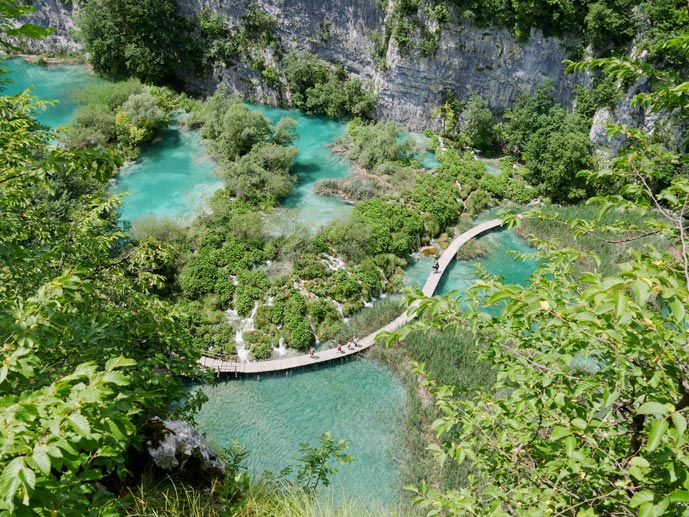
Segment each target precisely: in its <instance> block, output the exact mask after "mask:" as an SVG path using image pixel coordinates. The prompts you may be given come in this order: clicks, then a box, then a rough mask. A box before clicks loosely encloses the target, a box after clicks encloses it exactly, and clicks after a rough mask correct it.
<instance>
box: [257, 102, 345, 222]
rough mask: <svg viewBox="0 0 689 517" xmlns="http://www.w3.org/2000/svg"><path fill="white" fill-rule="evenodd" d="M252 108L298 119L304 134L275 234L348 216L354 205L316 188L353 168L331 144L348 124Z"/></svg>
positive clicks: (275, 116)
mask: <svg viewBox="0 0 689 517" xmlns="http://www.w3.org/2000/svg"><path fill="white" fill-rule="evenodd" d="M250 106H251V108H253V109H256V110H258V111H260V112H261V113H263V115H264V116H266V117H268V118H269V119H271V120H272V121H273V123H274V124H275V123H277V121H278V120H280V119H281V118H282V117H291V118H293V119H295V120H296V121H297V124H298V126H297V131H298V133H299V135H300V138H299V140H297V142H296V145H297V147H298V148H299V154H298V155H297V160H296V163H295V166H294V169H293V170H292V173H293V174H296V175H297V184H296V186H295V187H294V189H293V190H292V192H291V193H290V195H289V196H287V198H286V199H284V200H283V201H282V207H281V208H280V210H279V214H278V216H277V217H276V218H273V224H274V226H275V228H274V231H273V233H283V232H285V231H288V230H290V229H292V230H293V229H294V227H296V226H302V227H304V228H305V229H307V230H309V231H313V230H314V229H316V228H318V227H320V226H323V225H324V224H327V223H329V222H331V221H334V220H337V219H341V218H344V217H346V216H347V214H348V213H349V211H350V210H351V206H350V205H348V204H346V203H344V202H342V201H340V199H339V198H336V197H332V196H319V195H318V194H316V192H315V190H314V188H315V185H316V182H317V181H319V180H322V179H326V178H344V177H345V176H347V175H348V174H349V172H350V171H351V169H352V166H351V164H350V163H349V162H348V161H346V160H343V159H342V158H340V157H338V156H336V155H334V154H333V153H332V152H330V148H329V147H328V144H330V143H332V142H333V140H334V139H335V138H337V137H339V136H342V135H344V133H345V130H346V128H347V124H346V123H344V122H342V121H339V120H333V119H329V118H325V117H318V116H308V115H305V114H304V113H302V112H300V111H298V110H294V109H283V108H275V107H272V106H262V105H256V104H251V105H250Z"/></svg>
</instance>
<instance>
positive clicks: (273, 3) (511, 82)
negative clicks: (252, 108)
mask: <svg viewBox="0 0 689 517" xmlns="http://www.w3.org/2000/svg"><path fill="white" fill-rule="evenodd" d="M255 1H256V0H236V1H231V2H230V1H228V0H179V5H180V10H181V12H182V14H184V15H185V16H187V17H190V18H193V17H195V16H197V15H198V13H199V12H200V11H201V9H204V8H206V9H211V10H213V11H215V12H219V13H222V14H223V15H224V16H226V17H227V19H229V20H231V21H232V22H233V23H235V24H237V25H239V24H240V23H241V19H242V16H243V15H244V14H245V13H246V8H247V6H248V5H250V4H251V3H253V2H255ZM391 2H392V0H388V7H387V8H383V7H381V2H380V1H379V0H258V4H259V6H260V7H261V9H263V10H264V11H265V12H266V13H268V14H269V15H271V16H272V17H274V18H275V19H276V20H277V36H279V38H280V41H281V42H282V45H283V46H284V48H285V50H287V51H291V50H297V51H308V52H313V53H314V54H316V55H318V56H319V57H321V58H322V59H325V60H327V61H330V62H341V63H342V64H343V65H344V68H345V70H346V71H347V72H349V73H350V74H352V75H354V76H357V77H360V78H361V79H362V80H364V81H367V82H370V83H371V84H373V85H374V88H375V90H376V91H377V93H378V98H379V102H378V108H377V116H378V117H379V118H383V119H387V120H394V121H397V122H400V123H402V124H403V125H404V126H406V127H408V128H409V129H412V130H419V129H422V128H426V127H435V126H436V125H437V124H438V123H439V121H438V120H435V119H434V110H435V109H436V108H438V107H439V106H440V105H442V104H443V103H444V102H445V100H447V99H448V97H450V96H452V97H454V98H456V99H459V100H466V99H468V98H469V96H470V95H471V94H473V93H476V94H480V95H481V96H482V97H484V98H485V99H486V101H487V102H488V105H489V106H490V107H491V108H493V109H496V110H502V109H504V108H506V107H508V106H511V105H512V103H513V102H514V101H515V100H516V98H517V97H519V95H521V94H524V93H529V92H531V91H533V89H534V88H535V87H536V86H537V85H538V84H539V83H541V82H542V81H543V80H545V79H552V80H553V82H554V85H555V90H556V95H557V97H558V99H557V100H558V101H560V102H561V103H563V104H568V103H569V102H571V100H572V97H573V91H574V85H575V83H576V78H575V77H574V76H571V75H566V74H565V73H564V70H563V66H562V61H563V60H564V59H566V58H567V57H568V48H569V47H571V46H573V45H574V44H575V43H576V42H570V43H571V45H570V44H568V43H567V42H565V41H564V40H562V39H559V38H551V37H544V36H543V35H542V34H541V33H540V32H539V31H537V30H533V31H532V32H531V36H530V38H529V40H528V41H526V42H524V43H521V42H517V41H515V39H514V38H513V37H512V35H511V34H510V32H509V31H508V30H506V29H503V28H498V27H478V26H476V25H474V24H473V22H472V21H471V20H468V19H464V18H462V17H461V16H460V13H459V11H456V12H450V21H449V22H448V23H446V24H443V25H442V27H438V26H437V25H434V23H433V22H428V21H424V23H428V26H429V27H431V29H432V30H433V31H436V32H437V33H438V34H439V37H438V48H437V51H436V52H435V53H434V54H433V55H431V56H424V55H422V54H421V53H420V52H419V51H418V50H413V49H412V50H408V51H403V50H401V49H400V48H399V47H398V45H397V43H396V41H395V40H394V38H393V39H390V41H389V43H388V45H387V49H386V55H385V62H386V65H385V67H382V66H381V65H382V63H378V65H377V64H376V62H375V61H376V59H375V57H374V44H373V41H372V38H371V36H372V35H373V34H379V35H380V34H383V33H384V32H385V23H386V19H387V18H388V17H389V16H390V11H391V8H390V6H391V5H392V3H391ZM37 4H38V5H37V13H36V14H35V15H33V16H32V17H31V18H32V21H33V22H34V23H41V24H43V25H50V26H52V27H55V28H56V31H55V33H54V35H53V36H51V39H49V40H47V41H46V42H43V43H40V44H39V45H40V46H42V48H44V49H47V50H50V51H52V52H59V51H61V50H68V51H72V50H73V49H75V48H78V45H77V44H76V43H75V42H74V40H73V39H72V38H71V34H72V33H71V29H72V25H73V23H72V20H71V18H70V17H71V14H72V12H71V9H70V7H69V6H66V5H65V4H63V3H62V2H60V1H59V0H45V1H44V2H39V3H37ZM414 46H415V45H411V47H414ZM220 82H222V83H224V84H226V85H227V87H228V90H229V91H230V92H236V93H239V94H241V95H244V96H246V97H247V98H250V99H254V100H258V101H261V102H276V101H278V100H279V93H278V92H276V91H274V90H271V89H270V88H266V87H265V86H264V85H262V84H261V82H260V76H259V74H258V73H257V72H255V71H254V70H252V69H251V68H249V67H248V66H244V65H242V64H238V65H236V66H234V67H232V68H227V69H225V68H221V69H217V70H216V71H215V73H214V74H213V75H212V76H211V77H210V78H199V77H193V76H189V77H188V85H189V87H190V89H194V90H205V91H212V90H213V89H214V87H215V86H216V85H217V84H218V83H220Z"/></svg>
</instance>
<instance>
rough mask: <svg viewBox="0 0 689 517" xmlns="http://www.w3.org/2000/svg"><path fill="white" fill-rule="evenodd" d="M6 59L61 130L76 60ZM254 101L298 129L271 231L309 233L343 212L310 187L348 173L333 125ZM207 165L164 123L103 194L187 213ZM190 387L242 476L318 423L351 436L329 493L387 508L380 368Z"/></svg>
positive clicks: (368, 364)
mask: <svg viewBox="0 0 689 517" xmlns="http://www.w3.org/2000/svg"><path fill="white" fill-rule="evenodd" d="M6 67H7V68H10V70H11V73H10V77H11V78H12V79H14V80H15V84H14V85H12V86H11V87H8V88H7V90H6V91H7V92H9V93H11V92H16V91H20V90H23V89H25V88H26V87H28V86H29V85H30V84H36V88H35V90H34V94H35V95H37V96H39V97H41V98H43V99H51V98H57V99H60V100H61V103H60V104H59V105H57V106H54V107H51V108H50V109H49V111H47V112H46V113H44V114H42V115H41V117H40V120H41V121H42V122H43V123H45V124H46V125H50V126H52V127H59V126H64V125H65V124H67V123H68V122H69V120H70V118H71V117H72V115H73V112H74V109H75V108H76V106H75V104H74V103H73V101H72V99H71V93H70V92H72V91H74V90H75V89H78V88H82V87H84V86H85V85H87V84H90V83H91V82H96V81H99V79H97V78H95V77H94V76H92V75H91V74H89V73H88V71H87V69H86V68H85V67H82V66H78V65H59V66H54V67H50V68H41V67H38V66H35V65H29V64H27V63H25V62H24V61H20V60H11V61H9V62H8V63H6ZM255 107H256V108H258V109H260V111H261V112H263V113H264V115H266V116H268V117H269V118H272V119H274V120H275V121H277V119H278V118H280V117H284V116H290V117H292V118H295V119H296V120H297V122H298V124H299V126H298V131H299V133H300V134H301V139H300V140H299V141H298V142H297V145H298V147H299V149H300V153H299V155H298V156H297V164H296V167H295V173H296V174H297V175H298V184H297V186H296V188H295V189H294V190H293V192H292V193H291V194H290V196H289V197H288V198H287V199H286V200H285V203H284V208H281V209H280V210H279V212H278V216H277V220H274V221H275V222H274V225H275V228H276V229H277V230H278V231H280V229H281V228H283V229H284V228H286V227H291V228H294V227H305V228H306V229H309V230H310V229H313V228H315V227H317V226H320V225H322V224H325V223H327V222H329V221H332V220H335V219H338V218H342V217H345V216H346V214H347V213H348V212H349V210H351V207H350V206H348V205H346V204H345V203H342V202H341V201H339V200H338V199H336V198H330V197H323V196H318V195H316V194H315V192H314V185H315V183H316V182H317V181H318V180H319V179H323V178H328V177H344V176H346V175H347V174H348V173H349V171H350V165H349V164H348V163H347V162H345V161H342V160H340V159H339V158H337V157H336V156H334V155H333V154H332V153H331V152H330V150H329V148H328V147H327V145H326V144H327V143H329V142H332V140H333V139H334V138H335V137H337V136H340V135H342V134H343V133H344V131H345V124H344V123H342V122H340V121H334V120H329V119H325V118H322V117H308V116H306V115H304V114H302V113H300V112H298V111H295V110H284V109H278V108H272V107H264V106H255ZM433 159H434V156H432V155H431V153H429V154H427V155H426V160H424V166H428V167H429V168H432V166H433V162H432V160H433ZM213 170H214V164H213V161H212V160H210V159H209V157H208V156H207V154H206V153H205V152H204V148H203V145H202V142H201V140H200V138H199V136H198V133H196V132H190V131H183V130H177V129H174V128H173V129H170V130H169V131H167V132H166V133H165V134H164V135H163V137H162V138H161V140H160V141H159V142H157V143H156V144H154V145H152V146H149V147H147V148H146V149H144V150H143V153H142V158H141V160H140V161H139V162H137V163H135V164H132V165H130V166H128V167H126V168H125V169H123V171H122V172H121V174H120V176H119V178H118V180H117V182H116V184H115V185H114V187H113V190H114V191H115V192H124V191H129V192H131V193H132V194H131V195H130V196H128V197H127V198H125V200H124V204H123V206H122V207H121V210H122V217H123V218H124V219H126V220H129V221H132V220H134V219H136V218H137V217H140V216H142V215H159V216H160V215H164V216H168V217H172V218H175V219H179V220H182V221H183V222H185V221H187V220H188V218H189V217H191V216H192V214H193V213H195V211H197V210H198V209H199V207H200V206H202V204H203V202H204V199H205V198H206V197H207V196H208V195H209V194H210V193H211V192H212V191H213V190H214V189H215V188H217V187H218V186H220V182H219V180H218V179H217V178H216V177H215V176H214V175H213ZM482 241H483V242H486V243H487V244H488V247H489V248H490V250H489V253H490V256H489V257H487V258H486V259H482V260H480V261H478V262H480V263H481V264H482V265H483V266H484V268H485V269H487V270H488V271H489V272H492V273H496V274H499V273H502V274H505V275H506V278H507V280H508V281H512V282H516V283H523V282H524V281H525V279H526V277H527V276H528V275H529V274H530V273H531V271H533V268H535V264H530V265H527V266H524V265H515V264H514V263H513V262H512V257H511V255H509V254H507V253H506V251H507V250H509V249H517V250H520V251H527V250H528V247H527V246H526V245H525V244H524V243H523V242H522V241H521V240H519V239H518V238H517V237H516V236H515V235H514V234H512V233H511V232H507V231H502V232H495V233H491V234H489V235H486V236H484V237H482ZM432 262H433V259H430V258H423V259H421V260H419V261H418V262H416V263H414V264H412V265H411V266H410V267H409V269H408V271H407V277H408V279H409V281H410V282H412V283H413V282H416V283H418V284H423V282H424V281H425V278H426V276H427V274H428V272H429V271H430V266H431V264H432ZM474 262H475V261H468V262H457V263H455V264H454V265H453V266H451V268H450V269H449V271H448V272H447V273H446V277H445V278H444V279H443V282H442V283H441V285H440V289H439V292H440V293H447V292H449V291H451V290H455V289H460V290H461V289H465V288H466V287H467V286H468V285H470V284H471V283H472V282H473V281H474V279H475V273H474V272H473V269H472V266H471V264H473V263H474ZM532 266H533V267H532ZM415 278H416V279H417V280H415ZM202 389H204V390H205V391H206V392H207V393H208V396H209V399H210V400H209V402H208V403H207V404H206V405H205V406H204V407H203V408H202V410H201V412H200V414H199V416H198V422H199V424H200V427H201V429H203V430H204V431H205V432H206V433H207V435H208V437H209V438H210V439H211V440H212V441H214V442H215V443H217V444H220V445H229V443H230V442H231V440H233V439H238V440H239V441H240V442H241V443H242V444H243V445H244V446H245V447H248V448H249V449H251V450H252V451H253V454H252V455H251V456H250V458H249V460H248V466H249V468H250V469H251V471H252V472H253V473H254V474H260V472H261V471H262V470H264V469H269V470H273V471H275V472H277V471H279V470H281V469H282V468H283V467H284V466H286V465H287V464H289V463H291V460H292V459H293V458H295V457H297V456H298V455H299V450H298V445H299V444H300V443H302V442H309V443H311V444H316V441H317V439H318V437H319V436H320V435H321V434H322V433H323V432H324V431H327V430H330V431H332V432H333V434H334V436H335V437H337V438H343V439H347V440H350V441H351V447H350V450H349V453H350V454H352V455H353V456H354V457H355V458H356V461H355V462H354V463H352V464H351V465H346V466H342V467H341V473H340V474H339V475H337V476H336V477H334V478H333V487H332V490H333V491H334V492H335V493H336V494H341V493H347V494H348V495H353V494H355V495H357V496H359V497H360V498H361V499H362V501H364V502H365V504H366V505H367V506H369V507H373V506H376V505H392V504H394V501H395V500H396V498H397V493H398V492H397V489H398V488H399V481H400V480H399V479H398V474H399V471H400V469H399V464H400V461H403V458H400V454H401V452H400V451H401V450H402V444H401V440H402V431H403V430H402V426H401V423H400V421H399V418H400V415H402V414H403V413H404V408H405V403H406V401H405V393H404V388H403V386H402V384H401V382H400V381H399V379H397V378H396V377H395V376H394V375H393V374H392V373H391V372H390V371H389V370H387V369H386V368H385V367H383V366H381V365H379V364H377V363H374V362H372V361H368V360H365V359H360V360H355V361H349V362H343V363H341V364H337V365H332V366H326V367H321V368H317V369H313V370H309V371H304V372H299V373H293V374H290V375H288V376H283V375H279V376H268V377H263V378H261V379H257V378H247V379H242V380H235V379H232V380H227V381H225V382H221V383H219V384H218V385H216V386H205V387H203V388H202Z"/></svg>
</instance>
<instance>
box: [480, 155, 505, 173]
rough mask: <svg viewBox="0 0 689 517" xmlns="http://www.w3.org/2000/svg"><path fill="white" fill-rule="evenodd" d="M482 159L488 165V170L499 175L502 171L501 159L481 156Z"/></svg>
mask: <svg viewBox="0 0 689 517" xmlns="http://www.w3.org/2000/svg"><path fill="white" fill-rule="evenodd" d="M479 160H480V161H482V162H483V164H484V165H485V166H486V172H487V173H488V174H491V175H492V176H497V175H498V174H500V173H501V172H502V164H501V163H500V160H494V159H491V158H479Z"/></svg>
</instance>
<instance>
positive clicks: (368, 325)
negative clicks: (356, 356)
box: [333, 295, 404, 343]
mask: <svg viewBox="0 0 689 517" xmlns="http://www.w3.org/2000/svg"><path fill="white" fill-rule="evenodd" d="M401 303H402V296H400V295H393V296H388V297H386V298H383V299H381V300H378V301H376V302H375V303H374V304H373V307H366V308H364V309H362V310H361V311H359V312H357V313H356V314H354V315H353V316H352V317H350V318H349V320H348V321H347V322H345V323H343V324H342V327H340V329H339V330H338V331H337V333H336V334H335V336H333V342H335V343H346V342H347V341H350V340H351V339H352V338H353V337H354V336H357V337H360V338H361V337H364V336H368V335H369V334H371V333H372V332H375V331H376V330H378V329H379V328H381V327H383V326H385V325H387V324H388V323H390V322H391V321H392V320H394V319H395V318H396V317H397V316H399V315H400V314H402V312H403V311H404V309H403V308H402V307H401Z"/></svg>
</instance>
